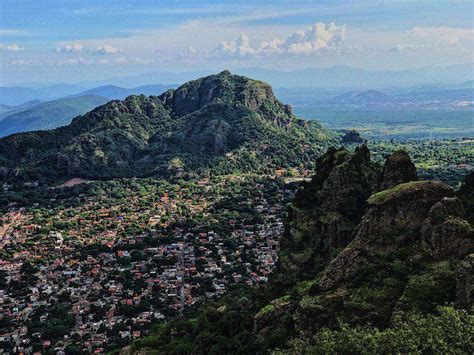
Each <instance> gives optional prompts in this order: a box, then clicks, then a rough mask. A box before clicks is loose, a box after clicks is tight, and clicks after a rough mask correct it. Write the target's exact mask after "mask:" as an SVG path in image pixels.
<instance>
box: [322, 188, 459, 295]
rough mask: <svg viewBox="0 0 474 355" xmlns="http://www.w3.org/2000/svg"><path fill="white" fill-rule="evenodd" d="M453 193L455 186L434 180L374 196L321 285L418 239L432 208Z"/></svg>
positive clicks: (331, 284) (328, 284)
mask: <svg viewBox="0 0 474 355" xmlns="http://www.w3.org/2000/svg"><path fill="white" fill-rule="evenodd" d="M453 196H454V191H453V190H452V188H450V187H449V186H447V185H444V184H442V183H440V182H434V181H416V182H409V183H405V184H401V185H397V186H395V187H394V188H392V189H389V190H385V191H382V192H379V193H377V194H375V195H373V196H371V197H370V199H369V200H368V202H369V208H368V211H367V213H366V214H365V216H364V217H363V218H362V221H361V223H360V224H359V225H358V227H357V229H356V231H355V237H354V239H353V241H352V242H351V243H350V244H349V245H348V247H347V248H346V249H344V250H343V251H342V252H341V253H340V254H339V255H338V256H337V257H336V258H335V259H334V260H332V261H331V263H330V264H329V266H328V267H327V269H326V270H325V271H324V272H323V274H322V275H321V283H320V285H321V287H322V288H323V289H330V288H333V287H335V286H337V285H338V284H340V283H341V282H343V281H347V280H349V279H350V278H351V277H352V276H353V275H354V274H356V273H357V272H358V271H359V270H361V269H362V267H363V266H365V265H367V264H368V262H369V261H368V255H372V256H374V255H379V256H382V255H388V254H390V253H393V252H395V251H397V250H399V249H401V248H403V247H404V246H405V244H407V243H410V242H413V241H415V240H416V239H417V238H419V235H420V229H421V226H422V224H423V222H424V221H425V219H426V218H427V217H428V214H429V211H430V209H431V207H432V206H433V205H434V204H435V203H436V202H438V201H439V200H441V199H443V197H453Z"/></svg>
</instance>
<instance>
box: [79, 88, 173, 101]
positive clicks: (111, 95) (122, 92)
mask: <svg viewBox="0 0 474 355" xmlns="http://www.w3.org/2000/svg"><path fill="white" fill-rule="evenodd" d="M175 87H176V85H144V86H138V87H135V88H131V89H128V88H123V87H120V86H115V85H104V86H99V87H96V88H92V89H89V90H85V91H82V92H80V93H78V94H75V95H71V96H72V97H77V96H83V95H98V96H102V97H106V98H108V99H111V100H123V99H125V98H126V97H127V96H130V95H141V94H143V95H146V96H151V95H155V96H156V95H160V94H161V93H163V92H165V91H166V90H169V89H173V88H175Z"/></svg>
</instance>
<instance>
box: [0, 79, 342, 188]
mask: <svg viewBox="0 0 474 355" xmlns="http://www.w3.org/2000/svg"><path fill="white" fill-rule="evenodd" d="M336 141H337V139H336V138H334V136H333V135H332V134H331V133H329V132H327V131H326V130H324V129H323V128H322V127H321V126H320V125H319V124H318V123H317V122H307V121H304V120H299V119H297V118H295V117H294V116H293V114H292V113H291V109H290V107H288V106H285V105H283V104H282V103H280V102H279V101H278V100H277V99H276V98H275V97H274V96H273V93H272V89H271V87H270V86H269V85H268V84H265V83H263V82H260V81H255V80H251V79H248V78H245V77H241V76H237V75H231V74H230V73H229V72H227V71H225V72H222V73H220V74H218V75H212V76H209V77H206V78H202V79H198V80H195V81H191V82H189V83H186V84H184V85H183V86H181V87H179V88H178V89H176V90H169V91H167V92H165V93H163V94H162V95H160V96H159V97H156V96H150V97H145V96H143V95H142V96H129V97H127V98H126V99H125V100H124V101H111V102H109V103H108V104H106V105H103V106H100V107H98V108H96V109H94V110H93V111H91V112H89V113H87V114H86V115H84V116H82V117H78V118H75V119H74V120H73V121H72V123H71V124H70V125H68V126H66V127H62V128H58V129H55V130H52V131H47V132H29V133H24V134H19V135H14V136H11V137H7V138H4V139H1V140H0V166H1V167H2V171H3V175H4V176H5V177H6V178H7V179H10V180H13V179H15V180H16V181H18V179H19V178H21V179H23V181H24V180H32V179H34V180H40V181H56V180H57V179H58V178H60V177H61V178H67V177H82V178H96V179H97V178H100V179H108V178H114V177H133V176H141V177H144V176H151V175H159V176H170V175H171V176H183V175H185V174H196V173H197V174H202V173H206V172H207V173H212V174H224V173H232V172H249V171H261V172H262V171H266V170H271V169H273V170H275V169H278V168H285V167H290V166H291V167H298V166H302V167H310V166H312V162H313V161H314V159H315V158H316V157H317V156H318V155H320V154H321V153H322V152H323V150H324V148H325V147H327V146H328V145H329V144H330V143H331V142H336ZM177 158H178V159H179V160H180V161H181V162H182V164H180V166H179V167H175V166H174V164H170V163H171V162H173V161H176V159H177ZM16 169H18V170H16ZM14 171H17V172H19V176H18V174H16V173H14Z"/></svg>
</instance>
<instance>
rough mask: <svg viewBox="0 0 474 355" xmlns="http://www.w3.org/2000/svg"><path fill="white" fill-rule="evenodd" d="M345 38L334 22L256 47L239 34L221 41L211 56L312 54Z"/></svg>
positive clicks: (339, 42) (344, 34) (316, 24)
mask: <svg viewBox="0 0 474 355" xmlns="http://www.w3.org/2000/svg"><path fill="white" fill-rule="evenodd" d="M345 38H346V26H345V25H344V26H337V25H336V24H335V23H334V22H332V23H329V24H325V23H320V22H318V23H315V24H313V25H311V26H309V27H307V28H306V29H305V30H302V31H297V32H294V33H293V34H291V35H289V36H288V37H286V38H284V39H278V38H277V39H273V40H270V41H266V42H261V43H260V44H259V45H257V46H252V45H251V44H250V39H249V37H248V36H247V35H246V34H245V33H241V34H240V36H239V38H238V39H237V40H235V41H230V42H226V41H223V42H221V43H220V44H219V46H217V47H216V48H215V49H214V51H213V54H217V55H229V56H239V57H247V56H268V55H278V54H289V55H292V54H293V55H296V54H313V53H317V52H318V51H320V50H322V49H331V48H332V49H334V48H338V47H340V45H341V44H342V42H343V41H344V40H345Z"/></svg>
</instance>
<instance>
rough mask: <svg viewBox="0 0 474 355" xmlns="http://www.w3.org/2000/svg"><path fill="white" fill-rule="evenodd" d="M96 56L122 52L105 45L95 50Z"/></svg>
mask: <svg viewBox="0 0 474 355" xmlns="http://www.w3.org/2000/svg"><path fill="white" fill-rule="evenodd" d="M93 52H94V53H95V54H100V55H107V54H116V53H118V52H120V49H118V48H117V47H114V46H111V45H110V44H105V45H103V46H100V47H97V48H96V49H94V50H93Z"/></svg>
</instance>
